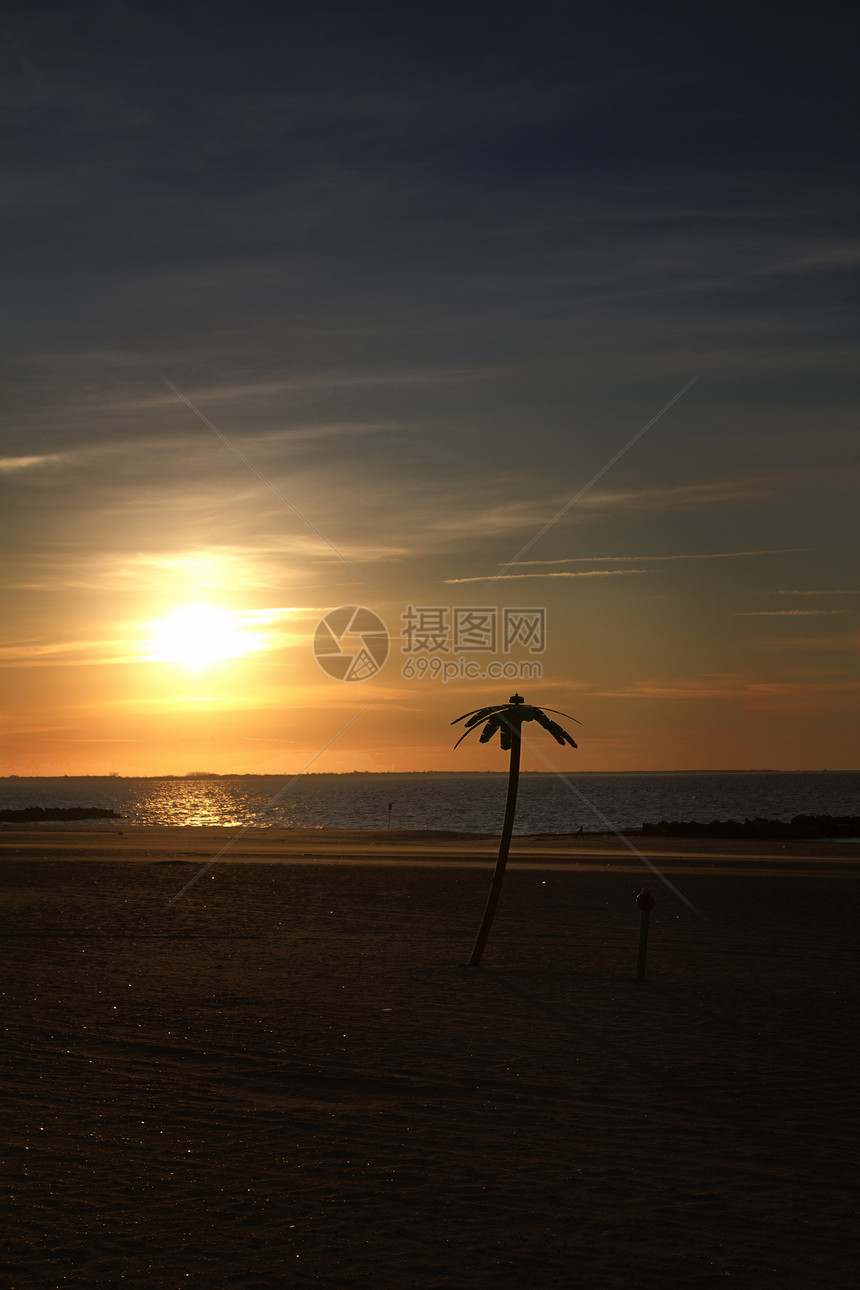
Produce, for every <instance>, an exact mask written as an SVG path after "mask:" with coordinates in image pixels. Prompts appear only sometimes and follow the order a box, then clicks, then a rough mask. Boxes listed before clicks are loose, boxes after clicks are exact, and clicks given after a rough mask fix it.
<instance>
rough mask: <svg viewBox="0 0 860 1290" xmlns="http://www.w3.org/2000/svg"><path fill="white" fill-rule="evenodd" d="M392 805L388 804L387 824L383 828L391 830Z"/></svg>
mask: <svg viewBox="0 0 860 1290" xmlns="http://www.w3.org/2000/svg"><path fill="white" fill-rule="evenodd" d="M393 805H394V803H393V802H389V803H388V823H387V824H386V826H385V827H386V828H387V829H390V828H391V808H392V806H393Z"/></svg>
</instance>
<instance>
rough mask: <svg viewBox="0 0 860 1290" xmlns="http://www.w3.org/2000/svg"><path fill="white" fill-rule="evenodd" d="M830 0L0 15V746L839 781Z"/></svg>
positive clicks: (839, 253) (837, 140)
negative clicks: (1, 167) (524, 719)
mask: <svg viewBox="0 0 860 1290" xmlns="http://www.w3.org/2000/svg"><path fill="white" fill-rule="evenodd" d="M852 12H853V11H852V10H851V9H849V7H848V6H847V5H833V4H828V3H824V4H821V5H818V6H816V7H815V9H814V10H801V9H799V8H796V7H795V8H793V9H787V8H786V7H785V6H783V5H780V6H777V5H775V4H773V5H771V4H759V5H754V6H749V5H746V4H745V5H744V6H741V5H736V4H725V5H721V6H695V5H689V4H678V3H654V4H649V5H643V4H641V3H617V2H615V0H609V2H608V3H604V4H601V5H599V6H598V5H595V4H577V3H575V2H570V0H568V2H567V3H564V4H561V3H559V4H554V3H543V2H541V0H538V2H537V3H534V4H532V5H529V6H527V7H526V8H517V9H513V8H511V9H510V10H502V9H501V8H500V7H499V6H497V5H488V4H474V3H468V0H467V2H465V3H461V4H458V5H456V6H453V5H448V4H444V3H440V4H434V5H432V6H431V5H428V6H413V7H408V6H402V5H394V4H391V5H387V4H377V3H374V2H373V0H369V2H368V3H366V4H361V5H356V4H354V3H324V2H323V3H320V4H317V5H314V6H310V5H302V6H299V5H291V4H284V3H277V4H271V3H265V2H260V3H255V2H254V0H250V2H249V3H244V4H241V5H240V4H218V3H214V4H213V3H206V4H203V3H189V2H187V0H174V2H172V3H170V4H167V3H162V2H161V0H146V3H143V2H140V0H101V2H97V0H91V2H89V0H87V2H82V3H77V2H76V0H66V2H64V3H52V2H51V0H46V2H44V3H37V4H33V3H31V0H28V2H27V3H16V2H14V0H13V2H11V3H8V2H7V3H6V4H5V5H4V6H3V19H2V22H3V28H4V40H3V42H2V43H3V45H4V47H5V49H6V51H7V52H6V55H5V58H6V61H7V67H6V70H5V74H4V77H3V83H4V86H5V88H4V90H3V94H4V97H5V99H6V102H5V112H4V121H5V125H4V127H3V129H4V133H5V135H6V140H5V143H6V146H5V148H4V155H5V156H6V158H7V162H6V167H5V169H6V182H5V184H4V192H5V197H4V207H5V223H6V236H5V238H4V246H5V256H6V264H5V275H4V276H5V282H6V290H5V336H6V343H5V345H4V352H5V354H6V358H5V360H4V381H3V384H4V389H5V396H4V402H5V410H4V414H3V424H4V429H3V441H2V447H0V493H1V494H2V504H0V512H2V521H0V522H2V531H3V550H4V553H5V559H4V564H3V573H2V603H3V615H2V626H0V677H2V682H0V683H2V688H3V702H2V717H0V722H2V725H0V736H2V738H1V739H0V742H2V761H1V762H0V773H4V774H18V775H62V774H70V775H74V774H108V773H119V774H124V775H135V774H160V773H172V774H185V773H190V772H193V771H197V770H206V771H214V772H220V773H229V772H242V773H273V774H278V773H281V772H289V773H291V774H292V773H296V772H297V771H299V770H302V769H308V770H313V771H354V770H360V771H367V770H371V771H372V770H377V771H389V770H403V771H410V770H412V771H419V770H442V771H457V770H501V769H504V766H505V757H504V754H503V753H501V752H500V751H499V749H498V745H497V744H496V745H495V746H481V745H479V744H478V743H477V741H476V740H467V741H466V742H465V743H464V744H463V745H461V746H460V747H459V748H458V749H457V750H456V752H454V751H453V744H454V741H455V738H456V735H457V733H458V731H457V729H452V727H451V725H450V722H451V721H452V720H453V719H454V718H456V717H458V716H459V715H460V714H461V713H464V712H466V711H469V710H471V709H474V708H477V707H479V706H483V705H484V704H490V703H499V702H504V701H506V700H507V699H508V698H509V697H510V695H511V694H513V693H515V692H519V693H520V694H522V695H523V696H524V697H525V698H526V700H527V701H529V702H534V703H539V704H543V705H546V706H549V707H552V708H555V709H558V710H561V711H563V712H565V713H568V714H570V715H571V716H572V717H573V718H575V719H576V720H577V721H579V722H580V723H581V724H580V725H577V726H573V725H572V724H568V728H569V729H571V730H573V731H574V734H575V738H576V739H577V742H578V744H579V748H578V750H576V751H574V750H573V749H570V748H567V747H566V748H564V749H561V748H559V747H558V746H557V745H555V744H554V743H552V742H551V740H549V739H548V738H547V736H545V735H543V734H541V735H540V737H538V736H537V735H535V736H534V738H533V739H532V740H531V742H530V743H529V744H528V745H527V747H526V749H525V754H524V763H523V764H524V766H525V767H526V768H528V769H534V770H545V769H548V768H549V767H550V765H552V766H553V767H557V768H558V769H560V770H562V771H563V772H564V773H569V772H572V771H588V770H596V771H601V770H608V771H612V770H619V771H620V770H675V769H682V770H683V769H726V768H750V769H758V768H760V769H765V768H774V769H782V770H796V769H831V770H836V769H850V768H856V767H858V766H860V754H858V734H857V730H858V707H860V705H858V697H860V680H858V668H857V664H858V651H860V623H859V622H858V611H860V570H858V560H857V555H858V525H857V520H856V506H857V503H856V493H857V484H858V475H860V470H858V458H857V443H858V436H857V417H856V411H857V365H856V337H857V327H856V319H857V315H856V304H855V302H856V298H857V297H856V280H857V267H858V263H859V262H860V239H859V238H858V234H857V218H856V217H857V210H858V180H857V172H856V161H855V158H856V136H855V135H854V134H853V132H852V121H853V120H856V95H855V92H854V91H853V85H854V81H855V75H854V73H855V68H854V48H855V42H854V39H853V32H852V25H851V18H852ZM338 610H348V611H349V612H344V613H338V612H337V611H338ZM357 611H367V612H366V613H360V612H357ZM330 614H331V615H332V617H331V618H330V619H329V618H328V615H330ZM323 620H325V621H323ZM320 624H322V625H320ZM386 650H387V653H386ZM383 659H384V661H383ZM380 663H381V664H382V665H381V666H380ZM333 673H334V674H333ZM341 676H345V677H346V679H340V677H341ZM532 728H533V727H532ZM527 729H529V728H528V727H527ZM544 759H548V760H546V761H545V760H544Z"/></svg>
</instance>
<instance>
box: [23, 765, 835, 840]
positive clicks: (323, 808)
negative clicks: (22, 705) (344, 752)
mask: <svg viewBox="0 0 860 1290" xmlns="http://www.w3.org/2000/svg"><path fill="white" fill-rule="evenodd" d="M506 786H507V775H506V774H504V773H497V772H488V773H484V774H480V773H462V774H459V773H455V772H452V773H415V774H373V773H356V774H341V775H302V776H300V777H296V778H291V777H290V776H289V775H284V776H277V775H261V776H243V775H238V776H221V777H219V778H215V779H192V778H188V779H184V778H183V779H124V778H122V777H118V776H110V777H106V778H98V777H85V778H72V777H63V778H60V779H23V778H20V779H19V778H8V779H0V809H10V808H12V809H15V808H21V807H27V806H44V807H58V806H66V807H67V806H76V807H88V806H94V807H103V808H108V809H110V810H113V811H116V812H117V813H118V814H119V815H121V816H122V817H123V820H124V821H125V823H126V824H128V825H129V826H165V825H166V826H185V825H209V826H212V825H220V826H222V827H225V828H239V827H244V826H246V825H254V826H256V827H266V826H273V827H277V828H318V829H323V828H339V829H380V828H383V829H384V828H386V827H388V826H389V825H390V827H392V828H397V829H442V830H451V831H456V832H462V833H493V832H495V831H496V830H497V829H498V828H499V826H500V823H501V819H502V814H503V811H504V803H505V790H506ZM857 814H860V772H858V771H819V772H810V771H798V772H776V771H752V772H750V771H708V772H694V771H687V772H681V773H671V774H670V773H663V772H660V773H657V772H654V773H649V774H641V773H634V772H630V773H626V774H603V773H598V772H592V773H586V774H571V775H569V776H567V777H566V778H565V779H564V780H562V779H561V778H559V777H558V776H557V775H553V774H548V773H547V774H544V773H538V772H527V773H525V774H523V775H522V776H521V779H520V794H519V803H518V811H517V824H516V830H515V831H516V832H517V833H518V834H521V835H527V834H536V833H578V832H579V831H580V830H582V832H584V833H599V832H604V831H606V830H607V829H610V828H615V829H620V830H629V829H638V828H640V827H641V826H642V824H643V823H645V822H646V821H647V822H651V823H655V822H656V821H658V820H662V819H667V820H700V821H702V822H709V821H710V820H715V819H720V820H726V819H734V820H743V819H745V818H750V819H754V818H756V817H763V818H765V819H775V820H786V821H787V820H790V819H791V818H792V816H794V815H857Z"/></svg>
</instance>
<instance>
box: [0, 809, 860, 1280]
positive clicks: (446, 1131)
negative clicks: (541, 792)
mask: <svg viewBox="0 0 860 1290" xmlns="http://www.w3.org/2000/svg"><path fill="white" fill-rule="evenodd" d="M229 836H230V835H229V834H226V835H225V834H222V833H221V832H220V831H218V830H213V831H207V830H179V831H177V830H159V831H155V830H145V831H134V832H129V831H124V830H123V831H120V830H117V829H113V828H111V829H99V830H97V831H95V830H92V831H88V830H82V829H79V828H74V827H71V828H64V829H59V828H58V829H51V830H46V829H44V828H35V829H30V830H27V829H16V830H14V831H12V830H4V831H2V833H0V859H2V863H1V864H0V881H1V882H2V886H0V894H2V902H0V916H2V923H1V924H0V930H2V944H3V950H4V963H3V978H4V985H3V987H2V988H3V989H4V991H5V994H4V1000H3V1002H4V1005H5V1007H4V1014H5V1016H4V1024H5V1026H6V1040H7V1042H6V1045H5V1055H4V1064H5V1071H6V1076H7V1081H6V1083H7V1090H8V1092H7V1098H8V1101H9V1103H10V1104H11V1114H10V1115H7V1116H6V1117H5V1119H6V1129H5V1133H6V1136H7V1137H8V1151H7V1153H6V1163H7V1170H6V1173H7V1178H8V1184H7V1186H8V1193H9V1194H10V1195H11V1197H12V1202H11V1213H12V1222H11V1226H10V1231H11V1240H10V1241H8V1242H7V1246H6V1254H5V1258H6V1260H7V1264H8V1270H7V1272H6V1274H5V1281H4V1282H3V1284H6V1285H9V1286H12V1287H36V1286H37V1287H49V1286H88V1287H89V1286H96V1287H100V1286H114V1285H116V1286H134V1287H180V1286H183V1287H184V1286H202V1287H212V1288H213V1290H214V1288H216V1287H222V1286H240V1287H242V1286H248V1287H262V1286H265V1287H268V1286H272V1287H278V1286H297V1287H304V1286H308V1287H310V1286H326V1287H351V1286H355V1287H362V1288H365V1290H385V1288H388V1287H392V1288H394V1287H397V1288H398V1290H400V1288H401V1287H404V1288H405V1287H416V1288H420V1290H425V1288H427V1290H429V1288H430V1287H451V1288H456V1287H463V1288H464V1290H465V1288H466V1287H472V1286H480V1287H494V1288H495V1287H575V1286H588V1287H600V1288H603V1290H614V1288H615V1287H635V1286H643V1287H654V1288H657V1287H667V1286H668V1287H678V1288H679V1290H698V1288H699V1287H712V1286H718V1285H719V1286H722V1285H726V1284H728V1285H732V1286H736V1287H749V1288H750V1290H753V1288H755V1290H758V1288H759V1287H782V1286H791V1287H804V1288H805V1287H818V1288H822V1290H826V1288H827V1287H848V1286H852V1287H853V1286H854V1285H855V1284H856V1279H857V1266H858V1264H857V1255H858V1244H860V1242H858V1232H860V1192H858V1176H860V1175H858V1168H857V1166H858V1152H857V1143H858V1133H857V1121H858V1113H857V1105H858V1076H857V1071H858V1065H860V1060H858V1059H860V1028H858V1025H857V1021H858V1007H857V1003H858V993H860V987H858V981H860V974H858V970H857V968H858V963H857V959H858V949H857V946H858V940H860V908H858V902H860V882H858V881H857V878H858V876H860V846H857V845H849V844H841V845H831V844H807V843H795V844H788V845H787V846H786V845H780V844H770V845H767V844H765V845H762V846H758V845H757V846H756V847H755V848H754V849H751V847H750V845H749V844H744V843H738V844H734V845H730V844H725V843H720V844H713V843H708V844H703V843H697V844H694V846H692V847H690V846H687V845H686V844H681V843H678V842H674V843H667V842H666V841H665V840H656V839H655V840H653V841H652V842H651V843H649V844H648V846H647V854H648V855H649V856H650V857H652V858H653V861H654V863H656V864H657V865H658V866H659V867H660V868H661V869H662V870H663V871H664V872H666V873H667V874H668V875H670V876H671V881H672V882H673V883H675V884H676V885H677V886H678V887H679V888H680V889H681V891H682V892H683V893H684V895H685V896H686V897H687V898H688V899H689V900H691V901H692V902H693V904H695V905H696V907H697V909H698V910H699V913H698V914H694V913H692V912H691V911H690V910H689V909H688V908H687V907H686V906H685V905H683V904H682V903H681V902H680V901H679V900H678V899H677V898H676V897H675V896H674V895H672V894H671V893H670V892H668V891H667V890H666V889H665V888H664V887H662V886H661V884H660V883H659V881H658V880H657V879H655V878H654V876H653V875H652V874H650V873H649V872H648V871H647V870H646V869H645V867H644V866H643V865H642V864H641V862H640V861H638V860H637V859H636V858H635V857H634V856H633V855H631V854H630V853H629V852H626V853H625V852H624V848H623V846H621V845H620V844H619V842H618V840H617V839H589V838H586V839H582V840H579V839H577V840H574V841H571V840H566V841H558V840H554V841H551V842H546V843H538V842H535V841H533V840H528V839H522V840H517V841H515V853H516V855H517V856H519V857H520V858H521V859H522V860H523V861H525V863H523V864H522V865H521V866H519V867H515V868H512V869H510V870H509V873H508V876H507V878H506V882H505V891H504V895H503V898H502V904H501V907H500V910H499V915H498V918H497V921H496V926H495V928H494V933H493V936H492V938H491V941H490V945H489V948H488V951H487V954H486V957H485V959H484V966H483V967H482V968H481V969H479V970H474V969H469V968H465V967H463V966H461V965H462V964H463V963H464V962H465V961H466V960H467V958H468V956H469V953H470V950H471V946H472V941H473V938H474V934H475V931H476V929H477V925H478V922H479V920H480V915H481V911H482V909H483V904H484V899H485V896H486V892H487V887H488V881H489V872H490V869H491V867H492V857H493V846H492V843H491V842H490V841H484V842H481V841H474V840H470V841H468V842H464V841H462V840H458V839H452V838H450V837H449V838H445V837H437V838H435V839H434V838H428V837H427V836H426V835H422V836H421V837H418V838H416V837H415V836H414V835H403V834H396V833H394V832H392V833H391V834H380V835H367V834H350V835H346V834H338V835H335V834H331V833H320V832H318V831H312V832H310V833H306V834H302V835H299V834H298V833H297V834H291V835H289V836H288V837H287V836H286V835H284V834H276V833H274V831H266V832H265V833H256V832H255V833H254V834H253V835H248V837H247V838H246V839H243V841H242V843H241V844H240V845H239V846H238V847H237V848H236V849H235V861H232V862H229V863H228V862H227V861H226V860H225V861H222V862H220V863H219V864H217V865H216V866H215V867H214V868H212V869H211V870H210V871H209V872H208V873H207V874H206V875H205V877H203V878H201V879H200V881H199V882H197V883H196V884H195V885H194V886H193V887H191V888H190V889H189V890H188V891H187V893H186V894H185V895H184V896H183V897H182V898H181V899H179V900H178V901H176V902H175V903H174V904H173V905H172V906H168V901H169V900H170V899H171V898H172V897H173V896H175V895H176V893H177V892H178V891H179V890H180V889H181V888H182V887H183V886H184V885H185V883H187V882H188V880H189V878H191V877H192V876H193V875H194V874H195V873H197V872H198V871H199V870H200V868H201V866H202V865H203V864H205V863H206V861H207V860H208V859H209V858H211V856H212V855H213V854H215V852H216V851H217V849H218V848H219V847H220V846H221V845H223V842H224V841H225V840H226V838H227V837H229ZM637 845H638V843H637ZM615 853H618V854H615ZM231 854H233V853H231ZM314 855H319V856H321V857H322V858H323V859H324V860H325V861H326V863H313V857H314ZM380 860H383V861H386V862H387V863H378V862H374V861H380ZM276 861H278V863H275V862H276ZM463 862H466V863H463ZM559 862H561V863H559ZM568 865H570V867H567V866H568ZM472 866H477V867H472ZM645 881H647V882H648V885H649V886H651V888H652V890H653V891H654V892H655V894H656V896H657V902H658V903H657V908H656V910H655V913H654V915H652V922H651V940H650V950H649V960H648V979H647V980H646V981H645V982H644V983H637V982H636V981H635V980H634V979H633V977H634V973H635V963H636V942H637V934H638V912H637V910H636V907H635V905H634V903H633V896H634V894H635V892H636V891H637V890H638V889H639V888H640V887H641V886H642V885H643V884H644V882H645Z"/></svg>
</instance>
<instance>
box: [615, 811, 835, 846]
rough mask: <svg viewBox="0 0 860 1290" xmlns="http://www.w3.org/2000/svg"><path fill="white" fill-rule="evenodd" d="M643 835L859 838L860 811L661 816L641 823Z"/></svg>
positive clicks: (775, 839) (771, 838) (673, 836)
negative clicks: (703, 818)
mask: <svg viewBox="0 0 860 1290" xmlns="http://www.w3.org/2000/svg"><path fill="white" fill-rule="evenodd" d="M641 832H642V834H643V836H645V837H652V838H757V839H759V840H760V841H779V840H788V841H794V840H798V839H803V838H858V837H860V815H795V817H794V818H793V819H792V820H790V821H788V822H786V821H785V820H762V819H756V820H711V821H710V823H708V824H703V823H701V822H700V821H699V820H687V821H683V820H660V821H659V823H657V824H643V825H642V830H641Z"/></svg>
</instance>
